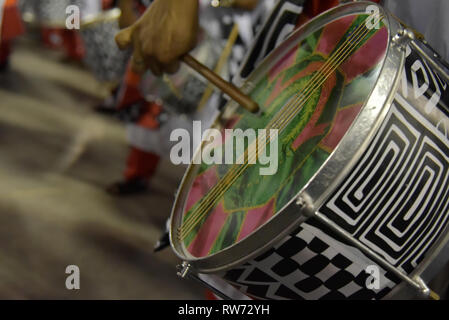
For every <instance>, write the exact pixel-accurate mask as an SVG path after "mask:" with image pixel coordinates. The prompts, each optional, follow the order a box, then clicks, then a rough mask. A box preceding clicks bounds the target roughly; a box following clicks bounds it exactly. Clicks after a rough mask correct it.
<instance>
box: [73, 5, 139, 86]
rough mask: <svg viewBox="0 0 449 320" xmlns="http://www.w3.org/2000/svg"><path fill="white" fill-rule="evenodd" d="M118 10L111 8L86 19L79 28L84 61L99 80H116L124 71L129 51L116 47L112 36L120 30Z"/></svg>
mask: <svg viewBox="0 0 449 320" xmlns="http://www.w3.org/2000/svg"><path fill="white" fill-rule="evenodd" d="M119 16H120V10H118V9H112V10H109V11H106V12H103V13H102V14H100V15H98V16H97V17H95V18H94V19H92V20H91V21H87V22H86V23H84V24H83V26H82V28H81V37H82V39H83V43H84V46H85V51H86V55H85V58H84V62H85V63H86V65H87V66H88V67H89V68H90V69H91V71H92V72H93V74H94V75H95V77H96V78H97V79H99V80H101V81H106V82H117V81H119V80H120V79H121V77H122V76H123V74H124V73H125V70H126V66H127V63H128V60H129V58H130V56H131V54H130V52H129V51H126V50H125V51H122V50H120V49H119V48H118V47H117V44H116V43H115V40H114V37H115V35H116V34H117V32H119V31H120V28H119V25H118V18H119Z"/></svg>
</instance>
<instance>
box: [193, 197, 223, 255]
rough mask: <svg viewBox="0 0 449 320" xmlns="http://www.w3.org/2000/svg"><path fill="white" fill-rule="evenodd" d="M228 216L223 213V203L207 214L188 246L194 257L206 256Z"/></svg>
mask: <svg viewBox="0 0 449 320" xmlns="http://www.w3.org/2000/svg"><path fill="white" fill-rule="evenodd" d="M227 217H228V214H227V213H226V212H225V211H224V208H223V202H221V203H219V204H218V205H217V206H216V207H215V209H214V210H213V211H212V212H211V213H210V214H209V216H208V217H207V219H206V221H205V222H204V224H203V226H202V228H201V229H200V231H199V232H198V234H197V236H196V237H195V240H194V241H193V242H192V243H191V245H190V246H189V252H190V253H191V254H192V255H194V256H195V257H204V256H206V255H207V254H208V253H209V251H210V250H211V248H212V245H213V244H214V242H215V240H216V239H217V237H218V234H219V233H220V231H221V229H222V227H223V225H224V223H225V221H226V219H227Z"/></svg>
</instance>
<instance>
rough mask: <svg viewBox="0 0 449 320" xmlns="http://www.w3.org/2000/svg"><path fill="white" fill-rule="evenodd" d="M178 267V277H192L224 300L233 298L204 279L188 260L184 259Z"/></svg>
mask: <svg viewBox="0 0 449 320" xmlns="http://www.w3.org/2000/svg"><path fill="white" fill-rule="evenodd" d="M176 268H177V269H178V272H177V273H176V274H177V275H178V277H181V278H183V279H191V280H194V281H196V282H198V283H200V284H201V285H202V286H204V287H206V288H208V289H209V290H211V291H212V292H213V293H215V294H216V295H217V296H219V297H220V298H222V299H224V300H232V299H231V298H230V297H229V296H227V295H226V294H225V293H223V292H222V291H220V290H219V289H217V288H216V287H214V286H213V285H211V284H210V283H208V282H206V281H204V280H203V279H201V278H200V277H199V276H198V273H197V272H196V270H195V269H194V268H193V267H192V265H191V264H190V263H188V262H186V261H184V262H183V263H182V264H180V265H178V266H177V267H176Z"/></svg>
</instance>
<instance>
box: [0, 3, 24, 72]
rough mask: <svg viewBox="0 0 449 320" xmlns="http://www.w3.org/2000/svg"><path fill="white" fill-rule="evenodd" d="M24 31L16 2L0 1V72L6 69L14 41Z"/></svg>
mask: <svg viewBox="0 0 449 320" xmlns="http://www.w3.org/2000/svg"><path fill="white" fill-rule="evenodd" d="M24 31H25V30H24V27H23V24H22V19H21V17H20V11H19V7H18V3H17V0H0V72H1V71H5V70H6V69H7V67H8V63H9V56H10V54H11V51H12V45H13V41H14V39H15V38H16V37H18V36H20V35H21V34H22V33H23V32H24Z"/></svg>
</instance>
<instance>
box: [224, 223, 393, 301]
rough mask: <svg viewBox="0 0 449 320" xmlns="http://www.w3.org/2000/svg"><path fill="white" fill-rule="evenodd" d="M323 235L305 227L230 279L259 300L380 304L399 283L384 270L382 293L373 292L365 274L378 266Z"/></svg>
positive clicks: (379, 291) (310, 227)
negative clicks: (361, 300) (358, 300)
mask: <svg viewBox="0 0 449 320" xmlns="http://www.w3.org/2000/svg"><path fill="white" fill-rule="evenodd" d="M320 229H323V228H322V227H320ZM320 229H318V228H316V227H315V226H312V225H311V224H307V223H304V224H303V225H302V226H301V228H299V229H298V230H297V231H296V232H295V233H292V234H291V235H289V236H287V237H286V238H285V239H284V240H283V241H282V242H281V243H279V244H278V245H276V246H275V247H273V248H272V249H270V250H269V251H268V252H266V253H265V254H263V255H261V256H259V257H257V258H256V259H254V260H251V261H250V262H248V263H246V264H244V265H242V266H241V267H238V268H235V269H233V270H230V271H228V272H227V273H226V274H225V275H224V277H225V279H226V280H228V281H229V282H231V283H232V284H233V285H235V286H236V287H237V288H238V289H239V290H240V291H242V292H243V293H245V294H248V295H250V296H252V297H255V298H260V299H310V300H317V299H380V298H382V297H384V296H385V295H386V294H387V293H388V292H390V291H391V288H393V286H394V285H395V282H396V283H397V282H398V280H397V279H396V280H393V277H392V276H391V275H389V274H387V273H386V272H385V270H383V269H382V268H379V270H380V274H381V279H380V287H379V289H378V290H371V289H368V288H367V286H366V281H367V279H368V277H369V274H368V273H366V272H365V269H366V267H367V266H368V265H375V263H374V262H372V261H371V260H369V259H368V258H366V256H364V255H363V254H362V253H361V252H360V251H359V250H358V249H356V248H354V247H351V246H349V245H347V244H345V243H343V242H341V241H339V240H337V239H336V238H334V237H331V236H330V235H329V234H327V233H325V232H323V231H321V230H320Z"/></svg>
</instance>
